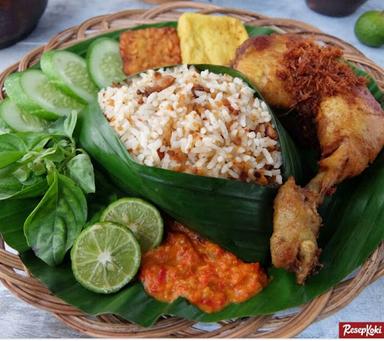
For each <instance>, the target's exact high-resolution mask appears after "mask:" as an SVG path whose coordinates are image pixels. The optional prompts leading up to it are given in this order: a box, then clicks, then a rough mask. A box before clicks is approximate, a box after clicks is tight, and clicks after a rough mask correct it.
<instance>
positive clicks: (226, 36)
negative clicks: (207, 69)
mask: <svg viewBox="0 0 384 341" xmlns="http://www.w3.org/2000/svg"><path fill="white" fill-rule="evenodd" d="M177 33H178V35H179V39H180V47H181V57H182V61H183V63H184V64H217V65H229V64H230V62H231V60H232V59H233V58H234V57H235V51H236V49H237V48H238V47H239V46H240V45H241V44H242V43H243V42H244V41H245V40H247V39H248V33H247V31H246V29H245V27H244V25H243V23H242V22H241V21H240V20H238V19H235V18H231V17H227V16H213V15H204V14H198V13H184V14H183V15H182V16H181V17H180V18H179V22H178V25H177Z"/></svg>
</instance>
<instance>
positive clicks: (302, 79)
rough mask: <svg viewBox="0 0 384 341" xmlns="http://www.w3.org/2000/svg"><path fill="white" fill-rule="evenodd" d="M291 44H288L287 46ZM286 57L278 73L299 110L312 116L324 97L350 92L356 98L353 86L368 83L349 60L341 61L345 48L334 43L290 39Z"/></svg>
mask: <svg viewBox="0 0 384 341" xmlns="http://www.w3.org/2000/svg"><path fill="white" fill-rule="evenodd" d="M288 44H289V46H288ZM287 46H288V47H289V50H288V51H287V52H286V53H285V54H284V56H283V63H282V65H283V68H282V69H280V70H278V72H277V75H278V77H279V78H280V79H282V80H284V81H285V82H284V84H285V88H286V90H287V91H288V92H290V93H292V94H293V95H294V98H295V101H296V103H297V105H298V106H299V110H300V112H302V113H303V114H305V115H313V114H314V113H316V112H317V109H318V106H319V103H320V101H321V99H322V98H324V97H329V96H335V95H341V94H342V95H347V96H348V98H349V99H350V100H351V101H353V98H354V93H353V91H351V89H356V88H358V87H359V86H363V85H365V84H366V79H365V78H363V77H358V76H356V75H355V74H354V73H353V71H352V69H351V68H350V67H349V66H348V65H347V64H346V63H340V58H341V57H342V55H343V52H342V50H340V49H339V48H336V47H334V46H320V45H319V44H317V43H315V42H314V41H312V40H296V41H292V40H290V41H289V42H287Z"/></svg>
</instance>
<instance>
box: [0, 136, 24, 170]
mask: <svg viewBox="0 0 384 341" xmlns="http://www.w3.org/2000/svg"><path fill="white" fill-rule="evenodd" d="M26 151H27V146H26V145H25V143H24V142H23V140H22V139H20V138H19V137H18V136H17V135H14V134H3V135H0V168H3V167H6V166H8V165H10V164H12V163H13V162H15V161H17V160H19V159H20V158H21V157H22V156H23V155H24V154H25V152H26Z"/></svg>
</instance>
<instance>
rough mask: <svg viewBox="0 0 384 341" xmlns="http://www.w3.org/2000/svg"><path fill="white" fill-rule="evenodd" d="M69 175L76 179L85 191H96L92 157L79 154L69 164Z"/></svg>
mask: <svg viewBox="0 0 384 341" xmlns="http://www.w3.org/2000/svg"><path fill="white" fill-rule="evenodd" d="M67 170H68V175H69V177H70V178H71V179H72V180H73V181H75V182H76V183H77V184H78V185H79V186H80V187H81V189H82V190H83V191H84V192H85V193H95V191H96V189H95V174H94V171H93V166H92V162H91V159H90V157H89V156H88V155H87V154H79V155H76V156H75V157H74V158H72V159H71V160H70V161H69V162H68V164H67Z"/></svg>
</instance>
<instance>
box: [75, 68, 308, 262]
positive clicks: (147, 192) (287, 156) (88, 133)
mask: <svg viewBox="0 0 384 341" xmlns="http://www.w3.org/2000/svg"><path fill="white" fill-rule="evenodd" d="M196 68H198V69H199V70H205V69H208V70H210V71H212V72H215V73H226V74H230V75H231V76H233V77H239V78H242V79H245V78H244V76H242V75H241V74H240V73H239V72H237V71H235V70H232V69H229V68H226V67H222V66H213V65H197V66H196ZM245 80H246V79H245ZM80 117H81V118H80V137H79V139H80V144H81V146H82V147H83V148H84V149H85V150H86V151H87V152H88V153H89V154H90V155H91V156H92V158H93V159H94V160H96V161H97V162H98V163H99V164H100V165H101V166H102V167H103V168H104V169H105V170H106V171H107V172H108V173H109V174H110V175H111V176H112V177H113V178H114V179H115V180H116V181H117V183H118V185H119V187H120V188H121V189H123V190H125V191H126V192H127V193H130V194H132V195H136V196H140V197H143V198H145V199H146V200H149V201H152V202H153V203H154V204H155V205H157V206H158V207H159V208H161V209H162V210H163V211H164V212H166V213H167V214H168V215H170V216H171V217H173V218H174V219H176V220H178V221H180V222H182V223H183V224H185V225H186V226H188V227H190V228H191V229H194V230H195V231H197V232H198V233H199V234H201V235H202V236H204V237H206V238H208V239H210V240H212V241H214V242H216V243H218V244H220V245H221V246H222V247H224V248H226V249H227V250H230V251H231V252H233V253H234V254H236V255H237V256H238V257H240V258H242V259H244V260H246V261H260V262H262V263H264V264H266V262H267V261H268V257H269V238H270V236H271V231H272V209H273V199H274V197H275V194H276V190H277V189H276V187H275V186H260V185H257V184H252V183H245V182H241V181H234V180H227V179H218V178H211V177H202V176H196V175H191V174H183V173H177V172H173V171H169V170H165V169H159V168H154V167H147V166H144V165H140V164H138V163H136V162H135V161H133V159H131V157H130V156H129V154H128V152H127V151H126V148H125V146H124V145H123V143H122V142H120V140H119V138H118V136H117V134H116V133H115V132H114V131H113V129H112V128H111V127H110V126H109V124H108V122H107V120H106V119H105V117H104V115H103V114H102V113H101V111H100V108H99V106H98V104H97V103H94V104H91V105H90V106H89V107H88V108H87V110H85V111H84V112H82V114H81V115H80ZM274 123H275V126H277V130H278V134H279V143H280V146H281V150H282V156H283V174H284V177H285V178H287V177H288V176H290V175H294V176H295V177H297V178H300V176H301V174H300V172H301V164H300V158H299V156H298V153H297V150H296V148H295V146H294V144H293V143H292V141H291V139H290V137H289V136H288V134H287V133H286V132H285V130H284V128H283V127H282V126H281V125H280V123H279V122H278V121H276V120H275V122H274ZM234 226H236V227H237V229H236V230H235V229H233V227H234Z"/></svg>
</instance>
